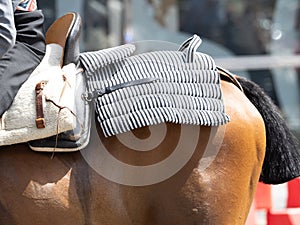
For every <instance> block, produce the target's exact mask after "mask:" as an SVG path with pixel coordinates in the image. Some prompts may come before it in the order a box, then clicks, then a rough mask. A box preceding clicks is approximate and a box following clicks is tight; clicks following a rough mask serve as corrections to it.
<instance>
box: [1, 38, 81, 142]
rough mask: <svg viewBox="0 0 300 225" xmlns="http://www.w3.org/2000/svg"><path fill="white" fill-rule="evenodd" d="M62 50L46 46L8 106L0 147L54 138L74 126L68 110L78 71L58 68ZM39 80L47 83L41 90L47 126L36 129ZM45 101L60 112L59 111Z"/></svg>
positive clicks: (72, 65)
mask: <svg viewBox="0 0 300 225" xmlns="http://www.w3.org/2000/svg"><path fill="white" fill-rule="evenodd" d="M62 51H63V49H62V47H61V46H59V45H57V44H49V45H47V46H46V54H45V56H44V58H43V60H42V62H41V63H40V65H39V66H38V67H37V68H36V69H35V70H34V71H33V73H32V74H31V75H30V76H29V78H28V80H27V81H25V82H24V84H23V85H22V86H21V88H20V90H19V91H18V93H17V95H16V97H15V99H14V101H13V103H12V105H11V107H10V108H9V109H8V110H7V111H6V112H5V113H4V114H3V117H2V121H1V127H0V146H1V145H10V144H15V143H21V142H27V141H30V140H34V139H41V138H45V137H49V136H53V135H56V134H57V133H61V132H64V131H67V130H71V129H73V128H74V127H75V126H76V117H75V116H74V115H73V114H72V113H71V111H72V110H73V109H74V108H75V106H74V102H75V101H74V91H75V78H76V74H77V70H76V68H75V65H74V64H69V65H67V66H65V67H63V68H61V67H60V62H61V58H62ZM42 80H44V81H46V82H47V84H46V86H45V88H44V91H43V94H44V99H45V101H44V103H43V112H44V116H45V124H46V126H45V128H42V129H38V128H37V127H36V123H35V119H36V94H35V86H36V84H37V83H39V82H41V81H42ZM48 100H51V101H53V102H54V103H55V104H57V105H59V106H60V107H63V109H61V110H59V108H58V107H57V106H55V104H53V103H52V102H50V101H48ZM70 110H71V111H70Z"/></svg>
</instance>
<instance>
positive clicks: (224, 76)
mask: <svg viewBox="0 0 300 225" xmlns="http://www.w3.org/2000/svg"><path fill="white" fill-rule="evenodd" d="M217 70H218V73H219V74H220V76H221V80H225V81H228V82H231V83H233V84H234V85H235V86H237V87H238V88H239V89H240V90H241V91H242V92H244V90H243V87H242V85H241V84H240V82H238V80H237V79H236V78H235V75H234V74H232V73H231V72H229V71H228V70H225V69H223V68H222V67H219V66H217Z"/></svg>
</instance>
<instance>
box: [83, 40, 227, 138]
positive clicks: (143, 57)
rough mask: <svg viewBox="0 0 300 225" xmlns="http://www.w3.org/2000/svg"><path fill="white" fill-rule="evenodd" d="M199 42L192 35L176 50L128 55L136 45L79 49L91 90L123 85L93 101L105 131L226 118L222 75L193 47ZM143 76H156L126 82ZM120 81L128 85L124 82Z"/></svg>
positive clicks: (113, 132)
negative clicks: (134, 82) (149, 80)
mask: <svg viewBox="0 0 300 225" xmlns="http://www.w3.org/2000/svg"><path fill="white" fill-rule="evenodd" d="M200 42H201V40H200V38H199V37H198V36H196V35H194V36H193V37H192V38H190V39H188V40H187V41H186V42H184V43H183V44H182V46H181V47H180V48H179V50H178V51H155V52H147V53H142V54H138V55H132V53H133V51H134V47H133V46H134V45H123V46H119V47H115V48H111V49H108V50H107V49H106V50H101V51H96V52H87V53H82V54H81V57H80V58H81V62H82V65H83V67H84V69H85V74H86V76H87V85H88V91H89V92H90V93H95V92H98V91H99V90H102V91H103V90H106V89H107V88H110V87H115V86H116V85H117V86H118V87H121V88H118V89H117V90H115V91H112V92H110V93H108V94H104V95H101V96H97V97H96V99H95V101H94V104H95V109H96V112H97V119H98V121H99V123H100V125H101V127H102V129H103V132H104V135H105V136H111V135H116V134H119V133H123V132H126V131H129V130H132V129H135V128H139V127H143V126H148V125H154V124H158V123H163V122H172V123H179V124H193V125H206V126H219V125H223V124H225V123H227V122H228V121H229V117H228V116H227V115H226V114H225V112H224V105H223V100H222V93H221V88H220V77H219V75H218V73H217V70H216V65H215V63H214V61H213V59H212V58H211V57H210V56H208V55H206V54H203V53H200V52H196V49H197V47H198V46H199V45H200ZM107 54H108V55H107ZM144 78H156V79H157V80H155V81H152V82H141V83H140V84H138V85H136V84H135V85H132V86H131V85H128V82H129V84H130V82H132V81H137V80H141V79H144ZM124 83H126V84H127V85H126V86H125V85H124V87H122V84H124ZM99 93H100V92H99ZM101 93H102V92H101Z"/></svg>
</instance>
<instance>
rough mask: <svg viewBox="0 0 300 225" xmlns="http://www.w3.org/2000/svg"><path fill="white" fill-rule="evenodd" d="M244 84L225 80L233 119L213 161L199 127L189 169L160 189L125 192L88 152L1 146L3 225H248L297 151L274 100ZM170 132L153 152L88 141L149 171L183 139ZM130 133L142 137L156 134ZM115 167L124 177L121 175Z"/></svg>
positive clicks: (285, 176)
mask: <svg viewBox="0 0 300 225" xmlns="http://www.w3.org/2000/svg"><path fill="white" fill-rule="evenodd" d="M238 79H239V81H240V82H241V84H242V86H243V88H244V93H243V92H242V91H241V90H240V89H238V88H237V87H236V86H235V85H234V84H232V83H231V82H228V81H222V83H221V85H222V91H223V97H224V103H225V109H226V113H227V114H228V115H229V116H230V118H231V121H230V122H229V123H228V124H227V125H225V128H226V129H225V130H224V132H225V133H224V136H223V137H222V141H221V146H220V149H218V153H217V154H216V157H215V158H214V160H212V161H211V163H210V164H209V165H207V167H206V168H204V169H201V168H200V163H199V162H200V161H201V158H202V157H204V156H203V154H204V149H205V146H206V145H207V143H208V142H209V135H210V131H211V129H212V128H210V127H204V126H203V127H200V130H201V132H200V133H201V134H199V139H198V143H197V145H196V149H195V151H194V152H193V154H192V156H191V157H190V159H189V160H188V162H187V163H186V164H185V165H184V166H183V167H182V168H181V169H180V170H179V171H177V172H176V173H175V174H174V175H172V176H169V177H168V178H166V179H165V180H162V181H160V182H157V183H152V184H149V185H140V186H138V185H126V184H121V183H118V182H115V181H111V180H110V179H107V178H105V177H104V176H102V175H100V174H99V173H98V172H97V169H93V168H92V167H91V166H90V164H89V163H87V161H86V158H85V157H84V154H83V153H82V152H84V151H90V149H91V148H90V147H88V148H87V149H84V150H82V152H74V153H55V155H54V158H51V154H50V153H38V152H34V151H31V150H30V149H29V147H28V145H27V144H17V145H12V146H4V147H0V224H5V225H16V224H18V225H27V224H28V225H32V224H43V225H47V224H49V225H50V224H51V225H52V224H64V225H68V224H70V225H77V224H78V225H84V224H85V225H106V224H107V225H108V224H109V225H135V224H136V225H173V224H182V225H195V224H217V225H220V224H231V225H233V224H244V223H245V220H246V218H247V214H248V211H249V208H250V205H251V202H252V198H253V194H254V193H255V189H256V185H257V183H258V181H259V179H260V180H261V181H264V182H265V183H282V182H285V181H287V180H290V179H292V178H293V177H295V176H298V175H299V153H298V152H297V149H296V145H295V143H294V141H293V139H292V136H291V134H290V133H289V132H288V130H287V128H286V126H285V124H284V121H283V119H282V118H281V116H280V114H279V113H278V111H276V107H275V106H274V105H273V103H272V102H271V101H270V99H269V98H268V97H267V96H266V95H265V94H263V92H261V90H260V89H259V88H258V87H257V85H255V84H253V83H252V82H250V81H247V80H245V79H242V78H238ZM246 95H247V96H248V98H250V99H251V101H252V102H253V103H251V102H250V101H249V99H248V98H247V97H246ZM254 105H255V106H254ZM166 127H167V133H166V137H165V139H164V141H163V142H162V143H161V144H160V145H159V146H156V147H155V149H153V150H151V151H149V152H138V151H134V150H132V149H128V148H127V147H126V146H125V145H122V144H121V143H120V141H119V140H118V139H117V138H116V137H109V138H104V137H103V134H102V131H101V130H100V129H97V130H98V133H97V132H96V131H92V134H91V136H92V139H95V138H96V139H98V141H99V138H100V139H101V140H102V143H103V145H104V146H106V149H107V150H108V151H109V152H110V153H111V154H112V155H114V157H116V158H118V159H119V160H121V161H123V162H126V163H128V164H133V165H149V164H153V163H154V162H157V161H160V160H162V159H164V158H166V157H167V156H168V155H170V154H171V153H172V151H173V150H174V146H175V145H176V143H177V142H178V139H179V133H180V129H181V128H180V125H176V124H167V125H166ZM194 127H196V126H194ZM190 128H191V129H193V126H190ZM133 134H134V136H135V137H136V138H138V139H145V138H147V137H148V136H149V135H150V132H149V127H143V128H140V129H137V130H135V131H134V132H133ZM98 136H99V137H98ZM216 137H218V135H217V136H216ZM91 142H93V140H91ZM266 145H267V146H266ZM182 150H185V149H182ZM104 160H105V159H104ZM110 169H111V170H112V171H114V173H115V174H119V176H120V177H121V178H122V175H123V171H120V170H118V168H110ZM129 178H130V177H129Z"/></svg>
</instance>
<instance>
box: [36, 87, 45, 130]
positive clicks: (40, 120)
mask: <svg viewBox="0 0 300 225" xmlns="http://www.w3.org/2000/svg"><path fill="white" fill-rule="evenodd" d="M45 85H46V81H41V82H39V83H37V84H36V86H35V94H36V119H35V124H36V127H37V128H38V129H41V128H45V118H44V111H43V90H44V87H45Z"/></svg>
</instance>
